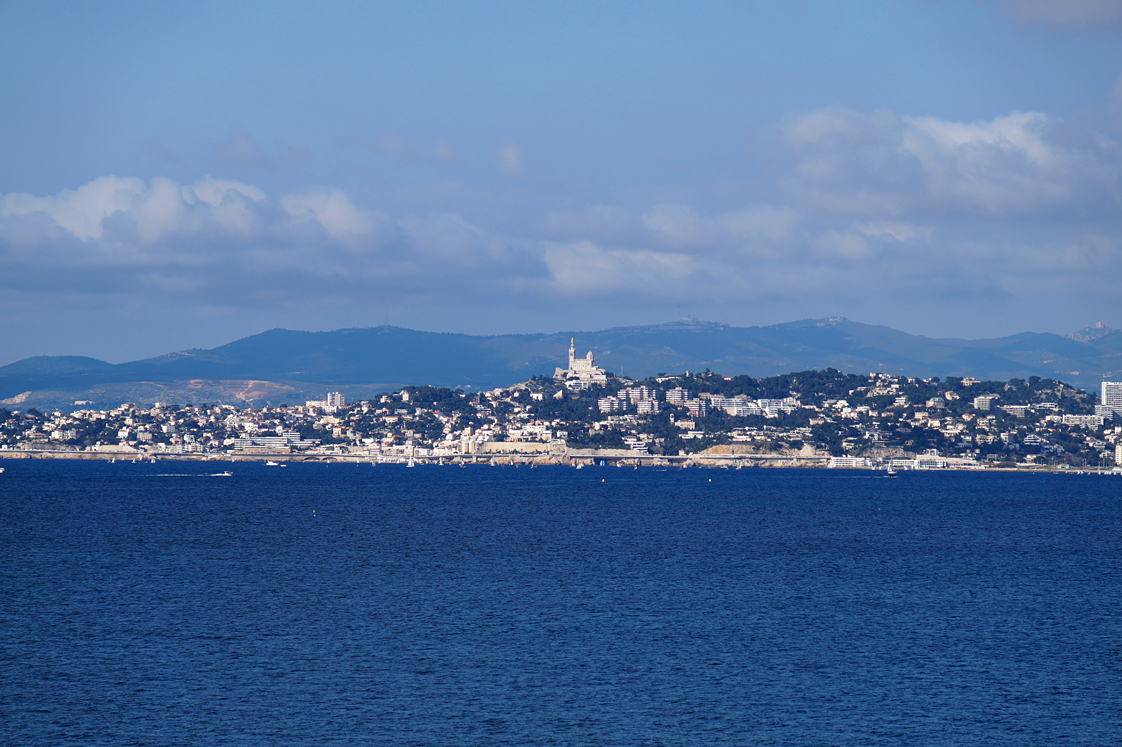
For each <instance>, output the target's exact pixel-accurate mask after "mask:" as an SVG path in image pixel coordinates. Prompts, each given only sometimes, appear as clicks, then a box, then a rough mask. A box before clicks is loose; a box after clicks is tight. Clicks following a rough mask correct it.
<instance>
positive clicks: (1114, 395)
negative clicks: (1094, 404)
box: [1102, 381, 1122, 415]
mask: <svg viewBox="0 0 1122 747" xmlns="http://www.w3.org/2000/svg"><path fill="white" fill-rule="evenodd" d="M1102 404H1103V406H1104V407H1109V408H1110V409H1111V410H1113V411H1114V414H1116V415H1122V381H1104V382H1103V401H1102Z"/></svg>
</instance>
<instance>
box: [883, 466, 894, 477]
mask: <svg viewBox="0 0 1122 747" xmlns="http://www.w3.org/2000/svg"><path fill="white" fill-rule="evenodd" d="M885 477H896V470H894V469H892V468H891V467H889V468H888V472H887V473H886V474H885Z"/></svg>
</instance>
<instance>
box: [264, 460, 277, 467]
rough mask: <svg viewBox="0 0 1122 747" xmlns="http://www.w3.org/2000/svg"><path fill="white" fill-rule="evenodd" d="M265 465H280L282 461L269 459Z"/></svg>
mask: <svg viewBox="0 0 1122 747" xmlns="http://www.w3.org/2000/svg"><path fill="white" fill-rule="evenodd" d="M265 466H266V467H279V466H280V462H274V461H272V460H269V461H267V462H265Z"/></svg>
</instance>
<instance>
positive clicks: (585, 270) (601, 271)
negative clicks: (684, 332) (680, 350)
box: [542, 241, 694, 295]
mask: <svg viewBox="0 0 1122 747" xmlns="http://www.w3.org/2000/svg"><path fill="white" fill-rule="evenodd" d="M542 247H543V253H542V257H543V260H544V261H545V264H546V267H547V268H548V269H549V274H550V276H551V278H552V280H553V283H554V286H555V288H556V289H557V290H560V291H561V292H563V293H569V294H597V293H603V292H621V291H622V292H627V293H632V294H638V295H657V294H659V293H663V292H665V291H666V289H667V286H668V285H669V284H671V283H674V282H680V281H683V280H685V279H686V278H687V277H688V276H689V275H690V274H691V273H692V272H693V269H694V268H693V262H692V260H691V258H690V257H689V256H688V255H685V254H676V253H667V252H641V251H640V252H636V251H626V250H619V249H606V248H604V247H600V246H597V245H596V244H594V243H592V242H591V241H578V242H573V243H567V244H562V243H556V242H543V245H542Z"/></svg>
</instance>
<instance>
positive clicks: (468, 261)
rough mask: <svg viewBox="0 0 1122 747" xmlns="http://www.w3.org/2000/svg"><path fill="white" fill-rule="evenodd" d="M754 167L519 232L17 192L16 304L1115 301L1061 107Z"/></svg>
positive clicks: (940, 305) (1087, 171)
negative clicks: (738, 185)
mask: <svg viewBox="0 0 1122 747" xmlns="http://www.w3.org/2000/svg"><path fill="white" fill-rule="evenodd" d="M402 143H405V144H402ZM383 144H384V145H385V147H386V149H387V150H389V151H391V152H393V149H394V148H397V149H399V150H400V151H401V152H402V153H404V154H406V155H409V154H413V155H410V156H409V157H414V156H415V157H425V158H430V159H432V158H437V155H436V153H437V152H436V151H429V150H426V151H424V154H422V155H417V152H416V151H415V150H410V148H412V146H409V145H408V143H407V141H401V142H398V141H396V140H393V139H390V140H386V141H384V143H383ZM391 146H392V147H391ZM749 155H750V156H751V160H752V162H753V163H754V164H756V166H757V171H756V172H755V173H754V175H753V178H752V179H751V180H749V181H748V182H747V183H746V186H745V191H746V193H751V194H755V195H756V196H755V197H750V198H748V199H744V200H741V201H740V202H735V201H733V202H731V203H728V204H726V205H725V206H724V207H722V208H719V209H714V208H712V207H706V206H705V205H703V204H699V203H698V202H694V201H690V200H684V199H683V200H665V199H663V200H652V201H648V202H643V201H636V200H634V199H631V200H628V201H624V200H621V201H619V202H618V203H604V202H598V203H593V204H582V203H580V202H579V200H576V199H574V198H573V197H572V196H564V195H562V196H561V199H557V194H556V193H554V192H551V193H548V194H546V193H542V194H532V195H531V196H530V197H529V198H528V199H526V200H524V201H523V202H517V201H515V202H512V203H510V205H511V207H510V208H509V209H510V210H512V211H517V212H518V213H519V215H518V220H516V221H506V222H502V223H500V222H497V221H495V220H494V219H493V215H489V214H488V213H487V212H486V211H479V210H475V208H474V207H473V206H474V205H475V204H476V203H473V202H470V201H468V202H465V203H464V204H463V205H461V206H459V208H456V207H455V206H453V208H452V209H445V210H438V211H437V210H402V209H401V207H400V204H398V203H394V204H395V205H397V206H396V207H391V206H389V203H386V204H379V203H378V202H377V201H376V200H371V199H370V198H368V199H366V200H359V199H356V198H355V197H354V196H352V195H350V194H348V193H347V192H346V191H345V190H343V189H341V188H339V187H335V186H330V185H321V186H308V187H306V188H303V189H298V190H294V191H290V192H286V193H281V194H276V195H270V194H267V193H266V191H265V190H264V189H262V188H260V187H258V186H256V185H254V184H251V183H247V182H245V181H240V180H236V179H226V178H219V177H212V176H204V177H202V178H200V179H198V180H196V181H194V182H192V183H189V184H184V183H178V182H176V181H174V180H172V179H168V178H165V177H157V178H152V179H149V180H144V179H139V178H135V177H122V176H116V175H106V176H103V177H99V178H97V179H94V180H93V181H90V182H89V183H87V184H84V185H78V186H75V187H73V188H68V189H63V190H60V191H58V192H56V193H55V194H51V195H33V194H28V193H21V192H13V193H7V194H3V195H0V296H2V295H3V294H5V293H6V294H8V295H9V296H10V295H11V294H16V293H28V292H34V293H36V294H38V295H39V296H40V298H52V297H55V298H58V299H60V301H59V303H61V304H63V305H64V304H65V296H66V294H67V293H73V292H77V290H78V289H81V292H82V293H83V294H85V295H87V296H88V295H91V294H92V295H94V296H96V295H97V294H99V293H102V294H107V295H109V294H113V295H115V297H127V298H131V299H133V300H134V301H135V302H136V303H138V304H139V305H140V306H144V305H145V304H157V303H158V304H164V305H168V304H170V305H175V304H178V305H179V306H180V307H182V308H190V307H193V306H197V305H198V304H212V305H224V306H227V307H231V308H235V309H236V308H245V309H250V308H253V309H257V310H261V309H269V308H282V307H283V308H287V309H295V310H297V311H299V309H311V308H319V307H322V306H323V305H324V304H333V305H335V306H337V307H338V308H339V309H341V312H340V313H341V315H342V316H346V315H347V314H348V313H350V314H351V317H353V316H355V315H356V314H357V313H358V312H359V311H361V310H363V309H368V308H370V307H371V306H374V305H378V304H386V305H389V304H393V305H394V306H395V307H403V306H404V307H408V308H428V307H431V308H433V309H436V308H443V309H449V310H452V311H448V312H446V313H450V314H453V315H455V314H460V313H467V311H466V310H469V309H470V310H479V309H487V308H492V307H494V308H499V307H502V308H530V309H536V310H537V311H536V312H530V313H528V314H527V316H526V320H527V324H533V325H540V326H543V327H544V326H545V323H544V322H543V321H542V320H545V319H547V318H548V317H549V315H551V314H553V315H556V314H557V313H562V312H564V310H565V309H571V308H575V307H574V304H577V305H579V306H582V307H588V308H592V307H597V305H599V306H598V307H599V308H603V307H604V306H605V305H611V304H617V305H620V304H622V305H625V306H627V307H628V308H633V309H653V308H660V309H666V308H667V307H668V306H673V305H678V306H679V307H680V305H681V304H686V305H687V308H689V305H693V308H694V309H695V310H696V309H697V308H698V307H699V306H700V307H701V308H704V309H709V310H711V311H710V312H709V313H710V314H711V315H712V316H714V317H717V318H725V319H728V320H729V321H734V322H740V323H746V322H748V321H752V320H754V319H763V320H767V321H778V320H782V319H783V318H789V317H790V316H792V315H796V314H797V315H803V316H805V315H807V314H808V313H809V314H811V315H813V314H815V313H821V314H822V315H826V314H828V313H831V312H834V313H837V312H840V311H845V312H847V313H850V314H851V315H854V314H861V313H865V314H867V315H868V316H870V317H874V318H875V316H876V315H877V314H878V313H879V314H885V313H891V311H890V310H891V309H894V308H899V307H900V305H901V304H906V305H908V307H909V308H912V309H918V310H919V312H918V313H924V312H923V309H929V310H930V312H929V313H932V314H935V313H950V314H951V315H954V314H960V315H962V316H964V317H965V316H967V315H973V316H974V317H977V316H978V315H993V314H997V313H1001V312H1002V310H1009V311H1010V313H1029V312H1026V310H1029V311H1030V312H1031V311H1032V310H1035V312H1034V313H1039V314H1040V315H1047V314H1052V315H1055V314H1057V313H1064V310H1063V309H1062V308H1061V306H1060V304H1061V303H1065V304H1067V305H1068V306H1072V305H1074V306H1075V307H1076V308H1074V310H1073V309H1068V311H1069V312H1070V314H1071V316H1072V317H1073V321H1075V318H1076V317H1078V319H1082V318H1083V317H1084V316H1087V317H1089V316H1095V318H1100V316H1101V314H1100V313H1099V312H1100V311H1101V310H1102V309H1103V308H1106V307H1113V306H1116V303H1117V288H1119V287H1122V239H1120V236H1122V230H1120V229H1122V221H1120V218H1122V183H1120V180H1122V150H1120V148H1119V145H1118V143H1117V142H1116V141H1115V140H1113V139H1111V138H1110V137H1109V136H1107V135H1106V134H1104V133H1103V132H1099V131H1094V130H1091V129H1087V128H1085V127H1083V126H1081V125H1079V124H1078V123H1076V122H1073V121H1070V120H1063V119H1061V118H1057V117H1053V116H1049V115H1045V114H1042V113H1039V112H1011V113H1008V114H1005V115H1003V116H999V117H995V118H993V119H991V120H988V121H979V122H954V121H949V120H946V119H941V118H938V117H930V116H906V115H902V114H899V113H897V112H892V111H874V112H860V111H856V110H852V109H845V108H824V109H820V110H816V111H810V112H804V113H800V114H793V115H790V116H789V117H787V118H785V119H783V120H781V121H779V122H777V123H776V124H775V125H774V126H772V127H770V128H767V129H766V130H763V131H760V132H757V133H755V135H754V137H753V147H752V150H751V153H750V154H749ZM496 156H497V159H498V160H497V163H498V166H499V170H500V172H501V173H502V174H503V175H505V176H509V177H512V178H515V177H520V176H523V175H524V174H525V157H524V154H523V153H522V150H521V148H520V147H519V146H518V145H517V144H515V143H513V142H508V143H507V144H506V145H505V146H504V147H503V148H502V149H501V150H500V151H499V152H498V153H497V154H496ZM496 199H498V198H496ZM503 199H507V198H505V197H504V198H503ZM504 204H505V203H504ZM44 277H50V278H51V282H50V283H49V284H46V283H44V282H43V281H42V278H44ZM91 281H96V282H91ZM1037 299H1040V300H1037ZM348 309H349V310H350V311H349V312H348V311H347V310H348ZM947 309H951V311H950V312H947V311H946V310H947ZM456 310H459V311H456ZM799 310H802V311H801V312H800V311H799ZM434 313H435V312H434ZM473 313H474V312H473ZM534 313H537V314H538V315H537V316H534ZM737 314H740V316H739V317H738V316H737ZM768 315H770V316H768ZM430 318H431V317H430ZM882 318H883V317H882ZM412 323H413V324H418V325H420V324H423V322H420V321H413V322H412ZM429 324H430V325H431V324H432V322H431V321H430V322H429ZM1037 324H1038V326H1039V322H1037ZM448 326H450V327H455V326H456V325H454V324H450V325H448ZM1018 326H1022V327H1026V326H1032V323H1031V320H1028V319H1026V321H1025V323H1024V324H1021V325H1018ZM1073 328H1074V327H1073Z"/></svg>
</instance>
